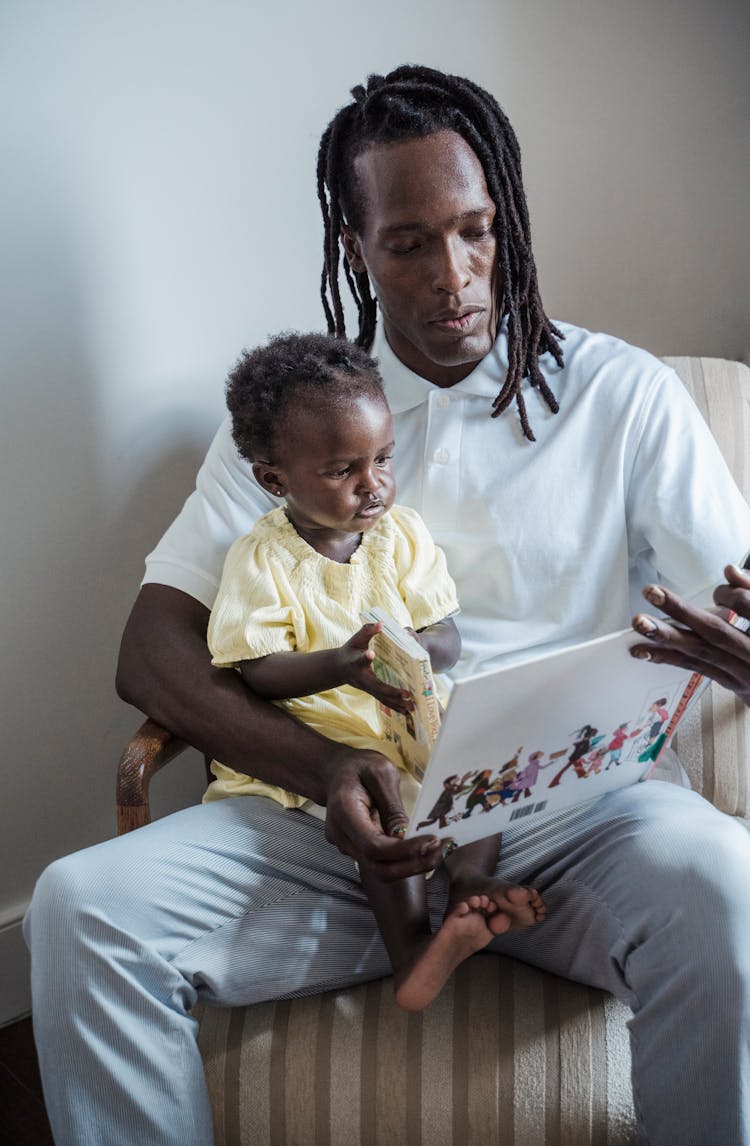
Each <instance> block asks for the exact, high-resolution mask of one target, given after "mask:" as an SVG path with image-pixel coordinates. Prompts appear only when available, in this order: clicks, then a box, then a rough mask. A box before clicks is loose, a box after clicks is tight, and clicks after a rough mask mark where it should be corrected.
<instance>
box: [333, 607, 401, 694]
mask: <svg viewBox="0 0 750 1146" xmlns="http://www.w3.org/2000/svg"><path fill="white" fill-rule="evenodd" d="M382 627H383V626H382V625H381V624H380V622H379V621H378V622H375V623H373V624H369V625H363V626H362V628H361V629H360V630H359V632H358V633H355V634H354V636H353V637H350V638H349V640H348V641H347V642H346V644H345V645H342V646H341V648H340V649H339V656H340V657H341V669H342V682H343V683H344V684H350V685H352V686H353V687H354V688H360V689H362V691H363V692H367V693H369V694H370V696H374V697H375V699H376V700H379V701H380V703H381V704H384V705H386V707H387V708H392V709H393V710H394V711H395V712H404V713H406V712H411V711H412V710H413V709H414V701H413V700H412V697H411V694H410V693H408V692H406V691H405V690H404V689H400V688H394V687H393V685H390V684H386V683H385V681H382V680H380V678H379V677H377V676H376V675H375V673H374V672H373V671H372V662H373V660H374V659H375V654H374V652H373V651H372V649H371V648H370V641H371V640H372V638H373V637H374V636H375V634H376V633H379V632H380V630H381V629H382Z"/></svg>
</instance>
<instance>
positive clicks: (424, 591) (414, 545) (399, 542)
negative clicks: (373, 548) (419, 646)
mask: <svg viewBox="0 0 750 1146" xmlns="http://www.w3.org/2000/svg"><path fill="white" fill-rule="evenodd" d="M391 517H392V520H393V525H394V532H395V541H394V559H395V562H396V568H397V570H398V577H399V589H400V592H401V596H402V598H403V600H404V603H405V604H406V607H407V609H408V610H409V613H410V614H411V618H412V621H413V623H414V628H415V629H424V628H426V627H427V626H428V625H434V624H436V623H437V622H438V621H442V620H443V619H444V618H445V617H450V616H452V615H453V614H454V613H457V612H458V610H459V604H458V596H457V593H456V586H455V584H454V581H453V578H452V577H451V575H450V573H449V572H448V567H447V565H446V562H445V554H444V553H443V551H442V549H439V548H438V547H437V545H436V544H435V542H434V541H433V540H432V537H431V535H430V532H429V530H428V529H427V526H426V525H425V523H424V522H423V521H422V518H421V517H420V516H419V514H418V513H416V512H415V510H413V509H409V508H407V506H404V505H394V506H393V508H392V510H391Z"/></svg>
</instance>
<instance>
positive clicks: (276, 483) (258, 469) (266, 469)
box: [253, 462, 286, 497]
mask: <svg viewBox="0 0 750 1146" xmlns="http://www.w3.org/2000/svg"><path fill="white" fill-rule="evenodd" d="M253 474H254V475H255V480H256V481H257V482H258V484H259V485H262V486H263V489H264V490H266V492H267V493H272V494H273V496H274V497H283V496H284V493H285V492H286V486H285V484H284V478H283V475H282V473H281V470H278V469H275V468H274V467H273V466H271V465H270V464H269V463H268V462H253Z"/></svg>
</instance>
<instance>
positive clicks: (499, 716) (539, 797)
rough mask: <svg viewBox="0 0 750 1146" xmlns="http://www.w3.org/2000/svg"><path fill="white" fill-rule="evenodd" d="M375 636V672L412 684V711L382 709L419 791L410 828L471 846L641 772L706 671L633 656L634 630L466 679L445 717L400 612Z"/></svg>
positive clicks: (377, 614) (379, 615)
mask: <svg viewBox="0 0 750 1146" xmlns="http://www.w3.org/2000/svg"><path fill="white" fill-rule="evenodd" d="M367 619H368V620H379V621H381V622H382V623H383V630H382V632H380V633H378V634H377V635H376V636H375V637H374V638H373V642H372V648H373V651H374V652H375V661H374V662H373V667H374V670H375V672H376V673H377V674H378V675H379V676H381V677H382V678H383V679H385V680H387V681H388V682H389V683H391V684H394V685H395V686H396V687H399V688H406V689H408V690H409V691H410V692H411V693H412V695H413V696H414V699H415V702H416V708H415V711H414V713H413V714H411V715H410V716H409V717H404V716H402V715H401V714H400V713H396V712H391V710H390V709H387V708H385V707H383V706H381V709H382V716H383V725H384V733H385V736H386V737H387V738H388V739H390V740H393V741H395V742H396V743H397V744H399V747H400V748H401V751H402V755H403V757H404V760H405V762H406V764H407V767H408V768H409V769H410V770H411V771H412V772H413V773H414V775H415V776H416V777H417V779H419V780H421V782H422V788H421V792H420V795H419V797H418V800H417V803H416V806H415V808H414V811H413V813H412V816H411V819H410V822H409V828H408V831H407V836H408V837H411V836H414V835H418V834H419V833H421V832H425V831H429V832H430V833H432V834H435V835H439V836H450V837H452V838H453V839H454V840H455V841H456V843H458V844H463V843H469V842H470V841H471V840H474V839H479V838H481V837H482V836H487V835H490V834H492V833H494V832H498V831H502V829H503V828H504V827H507V826H508V825H510V824H514V825H515V824H517V823H518V822H521V821H522V822H523V823H524V824H526V823H530V822H532V821H533V820H534V819H535V818H536V817H538V816H540V815H542V814H548V813H550V812H553V811H555V810H558V809H563V808H566V807H570V806H572V805H575V804H580V803H584V802H587V801H589V800H592V799H594V798H595V797H597V796H600V795H604V793H606V792H610V791H613V790H614V789H616V788H622V787H625V786H627V785H629V784H634V783H638V782H639V781H641V780H644V779H646V778H647V777H648V775H649V774H650V773H651V771H652V770H653V768H654V766H655V764H656V761H657V759H658V757H659V755H660V753H661V752H662V750H663V748H664V747H665V745H666V744H667V743H668V742H669V740H670V739H671V737H672V734H673V733H674V731H675V729H676V727H677V724H678V723H679V721H680V719H681V718H682V716H683V714H684V713H685V711H686V710H687V707H688V705H689V704H690V703H691V701H692V700H693V699H694V698H695V697H696V696H697V695H699V694H700V692H701V691H702V689H701V684H702V678H701V677H699V676H697V675H696V674H694V673H691V672H690V671H689V670H687V669H680V668H674V667H673V666H671V665H658V664H655V663H648V664H645V663H643V662H642V661H638V660H635V659H634V658H633V657H631V656H630V654H629V651H628V650H629V649H630V647H631V646H632V645H633V644H634V643H636V642H637V641H638V640H639V638H638V635H637V633H634V632H633V630H632V629H624V630H622V631H621V632H618V633H612V634H610V635H609V636H605V637H598V638H596V639H594V640H591V641H586V642H585V643H583V644H580V645H575V646H573V647H571V648H566V649H560V650H557V651H555V652H551V653H546V654H541V655H537V656H532V657H530V658H528V659H527V660H525V661H522V662H521V663H518V662H516V663H514V664H512V665H509V666H508V667H506V668H499V669H496V670H492V671H490V672H486V673H481V674H478V675H476V676H472V677H467V678H465V679H463V680H459V681H458V682H456V684H455V685H454V687H453V691H452V693H451V697H450V701H449V702H448V705H447V709H446V711H445V713H444V715H443V718H442V722H441V719H440V708H439V705H438V703H437V698H436V696H435V688H434V682H433V679H432V673H431V672H430V665H429V658H428V657H427V654H426V653H425V652H424V650H423V649H422V647H421V645H419V643H418V642H417V641H415V640H414V638H413V637H411V636H410V635H409V634H408V633H406V632H405V631H404V630H403V629H402V628H401V627H400V626H399V625H398V624H397V623H396V622H395V621H394V620H393V619H392V618H390V617H388V616H387V615H386V614H384V613H383V612H382V611H380V610H373V611H372V613H371V614H368V616H367Z"/></svg>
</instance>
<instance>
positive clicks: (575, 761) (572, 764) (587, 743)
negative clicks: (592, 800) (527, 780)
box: [549, 724, 604, 788]
mask: <svg viewBox="0 0 750 1146" xmlns="http://www.w3.org/2000/svg"><path fill="white" fill-rule="evenodd" d="M598 731H599V730H598V728H594V727H593V725H591V724H584V725H583V727H582V728H579V729H578V731H577V732H574V733H573V736H576V737H577V738H578V739H577V740H574V742H573V751H572V752H571V754H570V756H569V757H568V759H567V761H566V763H565V764H563V766H562V768H561V769H560V771H559V772H558V773H557V775H556V776H555V778H554V779H553V780H551V781H550V783H549V787H550V788H556V787H557V786H558V784H559V783H560V781H561V780H562V778H563V776H564V775H565V773H566V772H567V771H568V769H569V768H573V769H575V773H576V776H579V777H580V778H581V779H584V778H585V777H586V776H587V775H588V773H587V772H586V768H585V767H584V764H583V757H584V756H588V754H589V752H590V751H591V749H592V748H593V747H594V746H595V745H596V744H598V743H599V741H600V740H603V739H604V737H603V736H597V732H598Z"/></svg>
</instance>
